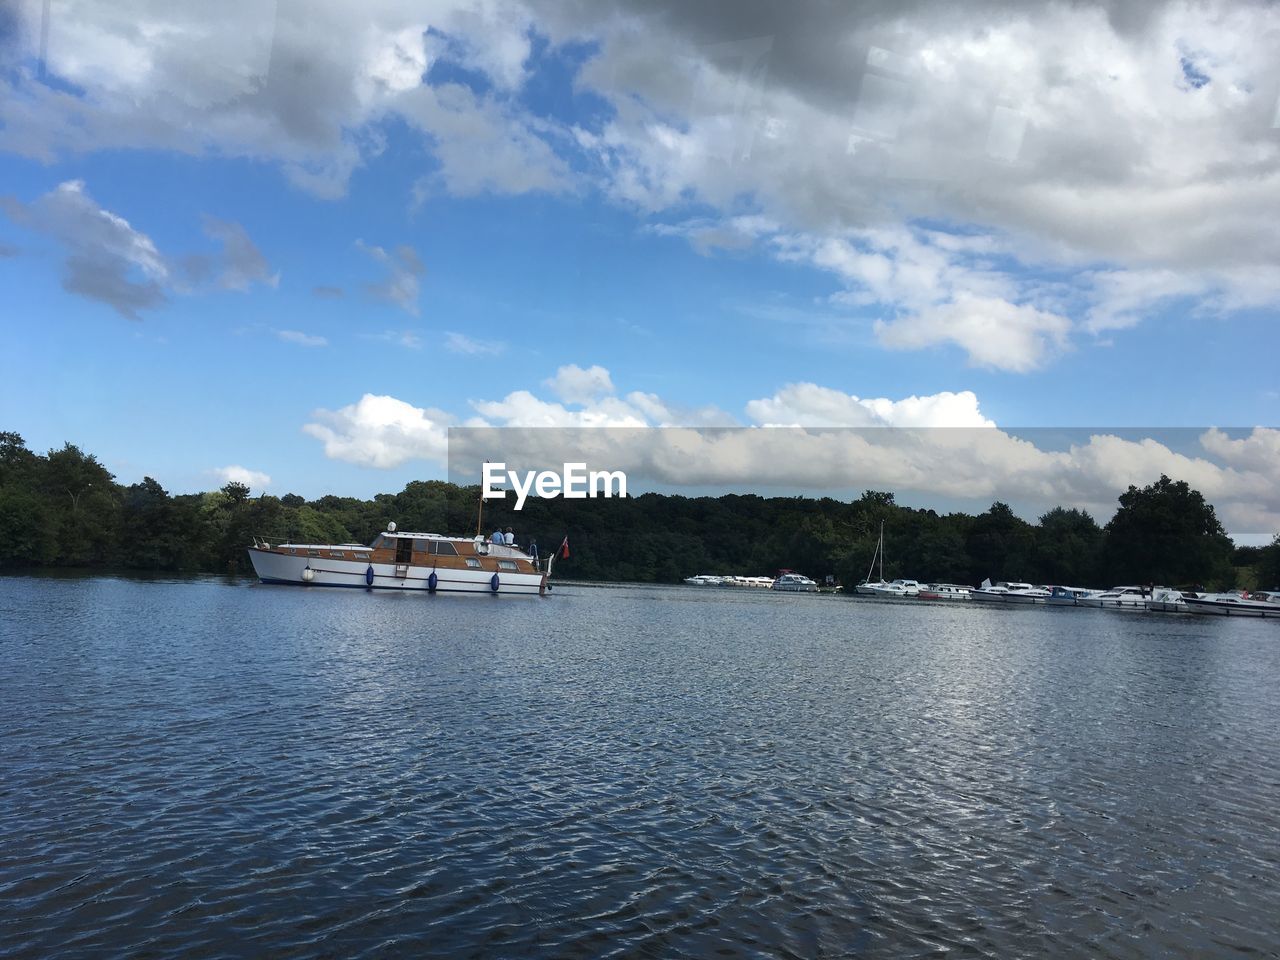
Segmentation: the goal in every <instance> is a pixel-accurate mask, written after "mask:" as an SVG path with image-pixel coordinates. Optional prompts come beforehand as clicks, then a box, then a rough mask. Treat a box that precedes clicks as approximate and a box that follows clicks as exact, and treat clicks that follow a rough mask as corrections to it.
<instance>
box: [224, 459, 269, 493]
mask: <svg viewBox="0 0 1280 960" xmlns="http://www.w3.org/2000/svg"><path fill="white" fill-rule="evenodd" d="M213 474H214V476H216V477H218V479H220V480H221V481H222V482H223V483H224V484H225V483H243V484H244V485H245V486H246V487H248V488H249V489H250V490H257V491H258V492H259V493H261V492H262V491H263V490H265V489H266V488H267V487H269V486H271V475H270V474H267V473H263V472H262V471H260V470H250V469H249V468H248V467H242V466H240V465H239V464H232V465H231V466H229V467H216V468H215V469H214V470H213Z"/></svg>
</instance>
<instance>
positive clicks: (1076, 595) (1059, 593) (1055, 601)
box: [1044, 586, 1093, 607]
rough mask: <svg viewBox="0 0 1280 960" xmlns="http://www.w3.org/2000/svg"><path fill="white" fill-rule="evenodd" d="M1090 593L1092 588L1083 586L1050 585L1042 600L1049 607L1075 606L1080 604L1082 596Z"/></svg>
mask: <svg viewBox="0 0 1280 960" xmlns="http://www.w3.org/2000/svg"><path fill="white" fill-rule="evenodd" d="M1092 593H1093V591H1092V590H1086V589H1085V588H1084V587H1061V586H1052V587H1050V588H1049V596H1047V597H1045V600H1044V602H1045V603H1046V604H1047V605H1049V606H1051V607H1076V606H1079V605H1080V600H1081V599H1082V598H1084V597H1088V596H1089V595H1090V594H1092Z"/></svg>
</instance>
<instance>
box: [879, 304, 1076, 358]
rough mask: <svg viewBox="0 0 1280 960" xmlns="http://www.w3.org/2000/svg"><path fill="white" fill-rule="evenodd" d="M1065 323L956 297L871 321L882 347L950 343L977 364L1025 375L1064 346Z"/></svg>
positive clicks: (1023, 308) (1020, 307)
mask: <svg viewBox="0 0 1280 960" xmlns="http://www.w3.org/2000/svg"><path fill="white" fill-rule="evenodd" d="M1070 329H1071V321H1070V320H1068V319H1067V318H1066V317H1063V316H1060V315H1058V314H1056V313H1050V312H1048V311H1046V310H1037V309H1036V308H1035V307H1032V306H1030V305H1027V304H1014V303H1009V302H1008V301H1007V300H1001V299H999V298H993V297H975V296H971V295H970V294H959V295H958V296H957V297H956V299H955V300H953V301H951V302H950V303H945V304H942V305H940V306H936V307H930V308H927V309H925V310H922V311H921V312H920V313H917V314H915V315H914V316H908V317H903V318H901V319H898V320H891V321H887V322H886V321H883V320H878V321H876V325H875V331H876V338H877V339H878V340H879V341H880V342H881V343H882V344H884V345H885V346H886V347H891V348H894V349H899V350H911V349H918V348H920V347H927V346H930V345H933V344H937V343H944V342H948V341H949V342H951V343H955V344H958V345H959V346H961V347H962V348H964V350H965V352H966V353H967V354H968V355H969V359H970V360H971V361H972V362H973V363H975V364H977V365H979V366H986V367H995V368H997V369H1002V370H1012V371H1015V372H1018V373H1025V372H1026V371H1028V370H1034V369H1036V368H1037V367H1040V366H1042V365H1043V364H1044V362H1045V359H1046V357H1047V356H1048V355H1049V353H1050V351H1051V350H1061V349H1063V348H1064V347H1065V346H1066V343H1067V333H1068V331H1069V330H1070Z"/></svg>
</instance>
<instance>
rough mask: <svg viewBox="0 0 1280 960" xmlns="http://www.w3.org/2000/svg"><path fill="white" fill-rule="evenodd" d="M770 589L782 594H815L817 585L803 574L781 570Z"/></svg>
mask: <svg viewBox="0 0 1280 960" xmlns="http://www.w3.org/2000/svg"><path fill="white" fill-rule="evenodd" d="M770 589H771V590H778V591H780V592H782V593H817V592H818V585H817V584H816V583H814V582H813V581H812V580H810V579H809V578H808V577H806V576H804V575H803V574H799V573H792V572H791V571H790V570H783V571H782V572H781V573H779V574H778V578H777V579H776V580H774V581H773V585H772V586H771V587H770Z"/></svg>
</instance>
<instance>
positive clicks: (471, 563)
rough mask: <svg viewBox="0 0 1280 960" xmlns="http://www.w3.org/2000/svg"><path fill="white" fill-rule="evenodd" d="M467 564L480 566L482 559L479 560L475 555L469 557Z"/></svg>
mask: <svg viewBox="0 0 1280 960" xmlns="http://www.w3.org/2000/svg"><path fill="white" fill-rule="evenodd" d="M467 566H468V567H478V566H480V561H479V560H477V559H476V558H475V557H467Z"/></svg>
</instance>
